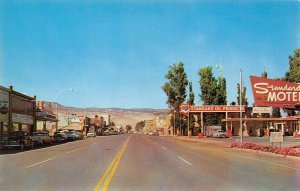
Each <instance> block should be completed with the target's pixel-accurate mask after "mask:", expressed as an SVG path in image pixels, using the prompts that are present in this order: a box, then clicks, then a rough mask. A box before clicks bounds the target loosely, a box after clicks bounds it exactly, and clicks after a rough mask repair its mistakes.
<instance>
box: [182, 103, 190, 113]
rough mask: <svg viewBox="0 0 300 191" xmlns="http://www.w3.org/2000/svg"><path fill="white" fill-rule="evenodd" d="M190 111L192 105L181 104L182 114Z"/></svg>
mask: <svg viewBox="0 0 300 191" xmlns="http://www.w3.org/2000/svg"><path fill="white" fill-rule="evenodd" d="M189 112H190V106H189V105H188V104H182V105H180V113H182V115H188V114H189Z"/></svg>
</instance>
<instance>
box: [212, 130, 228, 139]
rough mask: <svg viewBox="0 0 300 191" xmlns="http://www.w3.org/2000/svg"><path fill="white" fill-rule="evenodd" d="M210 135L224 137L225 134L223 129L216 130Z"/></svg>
mask: <svg viewBox="0 0 300 191" xmlns="http://www.w3.org/2000/svg"><path fill="white" fill-rule="evenodd" d="M212 136H213V137H215V138H226V137H227V134H226V132H224V131H217V132H214V133H213V134H212Z"/></svg>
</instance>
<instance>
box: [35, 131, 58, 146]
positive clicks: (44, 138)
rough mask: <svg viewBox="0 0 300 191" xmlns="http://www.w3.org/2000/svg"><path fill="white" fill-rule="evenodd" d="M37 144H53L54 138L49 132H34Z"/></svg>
mask: <svg viewBox="0 0 300 191" xmlns="http://www.w3.org/2000/svg"><path fill="white" fill-rule="evenodd" d="M31 139H32V140H33V143H34V144H35V145H44V144H52V143H53V138H52V137H50V135H49V133H48V132H34V133H33V135H32V136H31Z"/></svg>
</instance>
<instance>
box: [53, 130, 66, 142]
mask: <svg viewBox="0 0 300 191" xmlns="http://www.w3.org/2000/svg"><path fill="white" fill-rule="evenodd" d="M53 141H54V142H55V143H61V142H65V141H67V135H66V133H65V132H64V131H56V132H54V135H53Z"/></svg>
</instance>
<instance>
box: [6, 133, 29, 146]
mask: <svg viewBox="0 0 300 191" xmlns="http://www.w3.org/2000/svg"><path fill="white" fill-rule="evenodd" d="M2 147H3V148H4V149H6V148H20V149H22V150H23V149H24V148H33V140H32V139H31V137H30V136H29V134H28V132H26V131H13V132H11V133H9V134H8V135H6V136H4V137H3V141H2Z"/></svg>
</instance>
